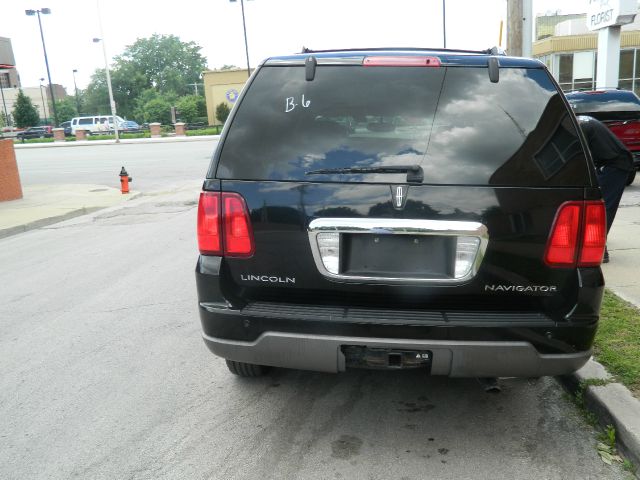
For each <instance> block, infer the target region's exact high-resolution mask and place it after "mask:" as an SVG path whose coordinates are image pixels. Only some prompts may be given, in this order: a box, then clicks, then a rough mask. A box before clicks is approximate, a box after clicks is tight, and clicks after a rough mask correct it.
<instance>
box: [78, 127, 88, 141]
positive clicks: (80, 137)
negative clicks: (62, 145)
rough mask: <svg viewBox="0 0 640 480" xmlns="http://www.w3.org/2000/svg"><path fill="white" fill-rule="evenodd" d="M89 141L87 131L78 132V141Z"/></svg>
mask: <svg viewBox="0 0 640 480" xmlns="http://www.w3.org/2000/svg"><path fill="white" fill-rule="evenodd" d="M86 139H87V131H86V130H80V129H78V130H76V140H86Z"/></svg>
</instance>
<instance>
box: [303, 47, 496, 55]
mask: <svg viewBox="0 0 640 480" xmlns="http://www.w3.org/2000/svg"><path fill="white" fill-rule="evenodd" d="M367 50H370V51H388V50H397V51H405V52H407V51H409V52H421V51H424V50H427V51H430V52H454V53H478V54H483V55H506V53H505V51H504V50H502V49H501V48H499V47H491V48H487V49H486V50H463V49H456V48H428V47H424V48H422V47H374V48H332V49H329V50H313V49H311V48H308V47H302V51H301V52H300V53H328V52H362V51H367Z"/></svg>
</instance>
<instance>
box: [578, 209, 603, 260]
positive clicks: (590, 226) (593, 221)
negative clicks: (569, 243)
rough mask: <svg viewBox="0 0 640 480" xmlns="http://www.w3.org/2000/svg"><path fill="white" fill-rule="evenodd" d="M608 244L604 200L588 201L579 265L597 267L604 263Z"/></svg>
mask: <svg viewBox="0 0 640 480" xmlns="http://www.w3.org/2000/svg"><path fill="white" fill-rule="evenodd" d="M606 244H607V214H606V211H605V208H604V203H603V202H601V201H600V202H586V204H585V213H584V233H583V235H582V250H581V251H580V258H579V259H578V266H579V267H592V266H593V267H595V266H598V265H600V264H601V263H602V256H603V255H604V247H605V245H606Z"/></svg>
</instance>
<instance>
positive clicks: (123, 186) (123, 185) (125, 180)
mask: <svg viewBox="0 0 640 480" xmlns="http://www.w3.org/2000/svg"><path fill="white" fill-rule="evenodd" d="M129 182H133V178H131V177H130V176H129V174H128V173H127V171H126V170H125V169H124V167H122V170H120V191H121V192H122V193H123V194H124V193H129Z"/></svg>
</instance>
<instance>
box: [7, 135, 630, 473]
mask: <svg viewBox="0 0 640 480" xmlns="http://www.w3.org/2000/svg"><path fill="white" fill-rule="evenodd" d="M96 148H97V147H96ZM115 148H120V147H115ZM163 148H166V147H163ZM77 149H78V150H80V149H79V148H77ZM62 150H74V149H62ZM136 151H137V153H138V154H139V156H140V158H139V159H138V160H136V159H133V158H132V161H133V162H134V163H132V165H136V167H135V168H140V169H141V171H143V172H144V171H148V172H149V174H150V175H151V176H150V177H149V179H148V180H145V181H148V182H149V183H148V185H150V186H157V187H158V188H161V189H164V190H162V192H161V191H159V190H158V191H154V192H153V194H152V195H146V196H142V197H140V198H139V199H135V200H132V201H129V202H127V203H126V205H125V206H124V208H122V207H117V208H114V209H109V210H104V211H101V212H97V213H94V214H92V215H88V216H84V217H78V218H76V219H74V220H70V221H67V222H64V223H60V224H57V225H51V226H49V227H45V228H42V229H39V230H34V231H30V232H26V233H24V234H21V235H17V236H13V237H8V238H5V239H2V240H0V265H1V266H2V268H0V285H1V286H2V288H0V371H1V372H2V375H0V425H1V426H2V427H1V428H0V478H2V479H20V480H22V479H32V478H33V479H69V478H82V479H84V478H90V479H164V478H167V479H178V478H192V479H205V478H206V479H210V478H211V479H389V478H394V479H406V480H408V479H416V480H417V479H426V478H437V479H449V478H451V479H471V478H473V479H484V478H486V479H541V478H545V479H622V478H628V477H627V476H626V475H627V474H625V473H624V472H623V471H622V470H621V469H620V468H619V467H617V466H614V467H609V466H607V465H605V464H604V463H603V462H602V461H601V460H600V459H599V457H598V455H597V453H596V448H595V445H596V433H595V432H594V431H593V429H592V428H591V427H589V426H588V425H587V424H586V423H585V421H584V419H583V418H582V416H581V414H580V413H579V412H578V411H577V409H576V408H575V407H574V406H573V404H572V403H571V402H570V401H569V400H568V399H567V398H566V396H565V395H564V393H563V391H562V389H561V388H560V387H559V385H558V384H557V383H556V381H555V380H554V379H551V378H543V379H540V380H537V381H534V380H526V379H518V380H514V379H512V380H504V381H503V391H502V393H500V394H487V393H484V391H483V390H482V389H481V388H480V387H479V385H478V384H477V383H476V381H475V380H468V379H446V378H437V377H426V376H424V375H423V374H422V373H420V372H378V371H349V372H347V373H343V374H339V375H330V374H320V373H312V372H298V371H290V370H274V371H272V372H271V373H270V374H269V375H268V376H266V377H264V378H258V379H240V378H237V377H234V376H232V375H231V374H229V373H228V372H227V370H226V366H225V365H224V361H222V360H221V359H218V358H216V357H214V356H213V355H212V354H210V353H209V352H208V350H207V349H206V348H205V346H204V344H203V342H202V340H201V338H200V325H199V320H198V316H197V308H196V302H197V300H196V293H195V280H194V273H193V270H194V266H195V261H196V255H197V254H196V242H195V234H194V226H195V216H196V199H197V192H198V188H199V186H200V181H201V179H198V180H191V179H190V176H191V175H192V172H191V171H190V170H189V171H188V169H185V172H187V171H188V173H186V174H185V175H184V176H183V177H180V178H179V179H177V178H172V179H171V181H172V183H171V184H172V185H173V188H172V189H170V190H167V189H166V187H167V186H168V185H169V184H170V183H169V180H168V177H170V176H171V175H170V174H171V172H170V170H168V169H166V166H165V165H160V163H162V162H164V161H166V159H167V158H168V157H166V156H165V157H162V159H159V158H158V157H157V153H158V152H157V151H156V150H155V147H154V148H152V149H149V151H148V152H147V151H146V150H145V149H137V150H136ZM173 154H174V155H175V156H176V157H178V158H182V160H181V161H182V162H183V164H184V165H191V166H194V165H196V164H197V163H198V161H199V159H198V158H196V157H197V156H198V155H201V154H203V152H201V151H200V150H198V149H195V150H194V151H192V152H191V153H187V150H186V147H185V150H184V152H182V151H181V150H180V149H176V150H174V151H173ZM21 156H22V152H21ZM190 156H193V158H191V157H190ZM149 157H153V158H149ZM29 161H31V160H28V159H25V158H24V157H22V158H20V162H21V167H23V166H24V165H25V163H28V162H29ZM136 161H137V162H138V163H135V162H136ZM108 163H109V161H108V160H104V159H103V160H102V161H101V163H100V171H101V172H102V173H104V172H106V171H107V169H106V167H107V166H108V165H107V164H108ZM64 168H67V167H64ZM145 168H146V169H147V170H144V169H145ZM198 168H200V167H198ZM195 170H196V168H195V167H194V171H195ZM154 172H155V173H156V174H157V175H158V176H157V178H156V177H154V176H153V175H152V174H153V173H154ZM102 173H101V174H100V175H102ZM165 174H166V175H167V177H164V175H165ZM29 175H32V176H31V177H30V178H43V179H46V181H47V182H50V181H52V180H48V178H49V177H45V175H44V174H43V173H38V172H37V171H36V170H35V169H34V170H33V172H32V173H30V174H29ZM82 175H89V176H90V174H88V173H83V174H82ZM100 175H98V174H97V173H96V175H95V178H93V179H92V180H91V182H90V183H99V182H100V181H102V180H101V179H102V178H104V177H102V176H100ZM56 176H57V173H53V174H52V176H51V178H54V177H56ZM83 178H85V177H83ZM176 180H180V181H179V182H177V183H176Z"/></svg>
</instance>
